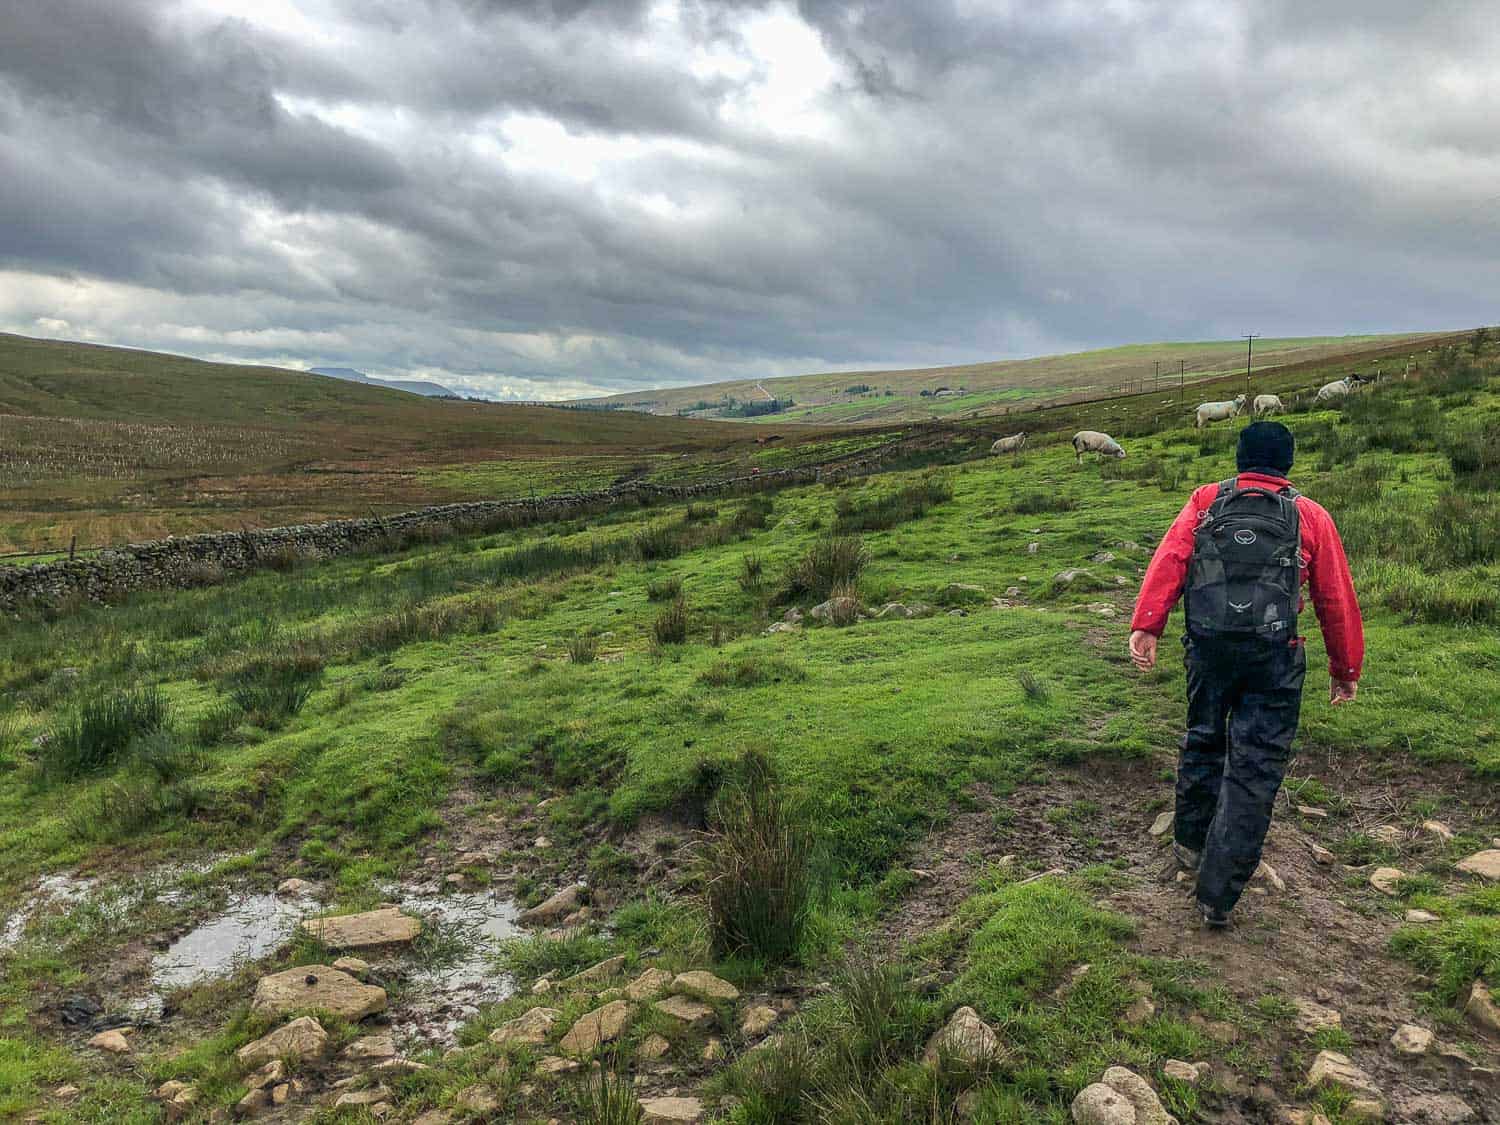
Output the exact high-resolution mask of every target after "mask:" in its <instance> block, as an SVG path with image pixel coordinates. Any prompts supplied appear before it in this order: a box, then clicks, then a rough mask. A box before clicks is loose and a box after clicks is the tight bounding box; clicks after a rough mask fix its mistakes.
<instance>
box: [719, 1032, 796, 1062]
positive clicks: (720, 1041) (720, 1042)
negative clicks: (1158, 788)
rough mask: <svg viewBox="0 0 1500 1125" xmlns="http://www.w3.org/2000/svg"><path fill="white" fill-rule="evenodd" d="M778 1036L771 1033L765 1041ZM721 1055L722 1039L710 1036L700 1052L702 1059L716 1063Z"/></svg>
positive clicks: (770, 1040) (767, 1041)
mask: <svg viewBox="0 0 1500 1125" xmlns="http://www.w3.org/2000/svg"><path fill="white" fill-rule="evenodd" d="M778 1038H780V1036H776V1035H773V1036H771V1038H770V1039H767V1040H766V1043H770V1042H772V1041H773V1040H775V1039H778ZM761 1046H765V1043H763V1044H761ZM756 1049H757V1048H753V1047H752V1048H751V1050H756ZM723 1057H724V1040H722V1039H720V1038H718V1037H717V1036H714V1037H710V1039H709V1040H708V1042H707V1043H705V1044H703V1053H702V1058H703V1061H704V1062H706V1063H716V1062H718V1061H719V1060H720V1059H722V1058H723Z"/></svg>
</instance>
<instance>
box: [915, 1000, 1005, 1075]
mask: <svg viewBox="0 0 1500 1125" xmlns="http://www.w3.org/2000/svg"><path fill="white" fill-rule="evenodd" d="M1000 1054H1001V1050H1000V1037H999V1036H997V1035H996V1034H995V1032H994V1031H993V1030H992V1029H991V1028H990V1026H989V1025H988V1024H986V1023H985V1022H984V1021H983V1020H982V1019H980V1018H979V1013H978V1012H976V1011H975V1010H974V1009H973V1008H970V1007H963V1008H960V1009H958V1011H956V1012H954V1013H953V1015H952V1016H950V1017H949V1018H948V1022H947V1023H946V1024H944V1025H943V1026H942V1027H941V1028H939V1029H938V1030H937V1031H935V1032H933V1035H932V1038H931V1039H929V1040H928V1041H927V1048H926V1050H924V1051H923V1052H922V1061H923V1062H924V1063H926V1064H927V1065H928V1066H934V1065H936V1064H937V1062H938V1060H939V1059H940V1058H943V1057H947V1058H952V1059H958V1060H960V1061H961V1062H965V1063H969V1064H971V1065H977V1064H979V1063H986V1062H993V1061H994V1060H995V1059H998V1058H999V1057H1000Z"/></svg>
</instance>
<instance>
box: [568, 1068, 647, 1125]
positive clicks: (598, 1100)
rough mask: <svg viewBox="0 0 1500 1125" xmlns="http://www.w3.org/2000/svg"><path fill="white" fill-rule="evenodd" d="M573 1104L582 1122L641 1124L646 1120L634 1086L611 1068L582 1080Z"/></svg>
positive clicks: (601, 1124) (622, 1124)
mask: <svg viewBox="0 0 1500 1125" xmlns="http://www.w3.org/2000/svg"><path fill="white" fill-rule="evenodd" d="M574 1104H575V1106H576V1108H577V1111H578V1120H579V1122H580V1123H581V1125H641V1122H643V1121H645V1120H646V1113H645V1110H643V1109H641V1103H640V1102H638V1101H637V1100H636V1097H635V1087H634V1085H633V1084H632V1083H631V1081H630V1079H629V1078H627V1077H625V1076H624V1075H622V1074H620V1073H619V1072H618V1071H617V1070H616V1069H614V1068H612V1067H605V1068H603V1069H601V1070H599V1071H598V1072H597V1073H595V1074H591V1075H589V1077H588V1078H586V1079H584V1080H583V1082H582V1083H581V1085H580V1086H579V1088H578V1091H577V1094H576V1096H575V1098H574Z"/></svg>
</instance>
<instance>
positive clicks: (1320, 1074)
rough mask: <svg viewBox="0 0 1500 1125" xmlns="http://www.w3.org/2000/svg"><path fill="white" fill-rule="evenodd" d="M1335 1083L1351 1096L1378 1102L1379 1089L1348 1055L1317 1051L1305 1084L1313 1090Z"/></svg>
mask: <svg viewBox="0 0 1500 1125" xmlns="http://www.w3.org/2000/svg"><path fill="white" fill-rule="evenodd" d="M1331 1083H1336V1084H1338V1085H1340V1086H1342V1087H1344V1089H1346V1090H1348V1091H1349V1092H1350V1093H1352V1094H1356V1095H1363V1096H1365V1097H1367V1098H1374V1099H1376V1100H1379V1099H1380V1098H1381V1096H1382V1095H1381V1092H1380V1087H1379V1086H1377V1085H1375V1080H1374V1079H1373V1078H1371V1077H1370V1076H1369V1075H1368V1074H1366V1073H1365V1072H1364V1071H1363V1070H1361V1069H1360V1068H1359V1067H1357V1066H1355V1065H1354V1060H1353V1059H1351V1058H1350V1057H1349V1056H1348V1055H1342V1054H1340V1053H1339V1052H1337V1051H1319V1052H1318V1057H1317V1058H1315V1059H1314V1060H1313V1064H1312V1066H1311V1067H1310V1068H1309V1069H1308V1072H1307V1084H1308V1086H1310V1087H1312V1088H1313V1089H1318V1088H1320V1087H1322V1086H1327V1085H1329V1084H1331Z"/></svg>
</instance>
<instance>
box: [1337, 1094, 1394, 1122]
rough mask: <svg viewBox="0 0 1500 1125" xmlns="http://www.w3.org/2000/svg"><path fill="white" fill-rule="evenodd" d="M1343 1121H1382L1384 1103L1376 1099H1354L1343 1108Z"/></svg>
mask: <svg viewBox="0 0 1500 1125" xmlns="http://www.w3.org/2000/svg"><path fill="white" fill-rule="evenodd" d="M1344 1120H1345V1121H1384V1120H1385V1103H1384V1102H1382V1101H1380V1100H1379V1099H1378V1098H1355V1099H1354V1100H1353V1101H1351V1102H1350V1103H1349V1104H1348V1105H1346V1106H1345V1107H1344Z"/></svg>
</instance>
